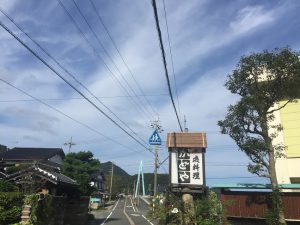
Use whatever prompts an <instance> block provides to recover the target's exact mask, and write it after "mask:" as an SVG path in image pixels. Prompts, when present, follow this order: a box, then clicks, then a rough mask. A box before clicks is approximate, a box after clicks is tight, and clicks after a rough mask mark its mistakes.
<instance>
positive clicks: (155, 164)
mask: <svg viewBox="0 0 300 225" xmlns="http://www.w3.org/2000/svg"><path fill="white" fill-rule="evenodd" d="M157 161H158V145H155V160H154V187H153V191H154V194H153V195H154V196H156V194H157Z"/></svg>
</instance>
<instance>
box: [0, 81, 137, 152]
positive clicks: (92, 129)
mask: <svg viewBox="0 0 300 225" xmlns="http://www.w3.org/2000/svg"><path fill="white" fill-rule="evenodd" d="M0 80H1V81H2V82H3V83H5V84H7V85H8V86H10V87H12V88H14V89H16V90H18V91H20V92H22V93H23V94H24V95H26V96H28V97H30V98H32V99H34V100H35V101H37V102H39V103H41V104H43V105H45V106H47V107H49V108H51V109H52V110H54V111H56V112H57V113H59V114H61V115H63V116H65V117H67V118H69V119H70V120H72V121H74V122H76V123H78V124H80V125H81V126H83V127H85V128H87V129H89V130H90V131H93V132H94V133H97V134H99V135H100V136H102V137H104V138H106V139H108V140H110V141H111V142H113V143H116V144H118V145H120V146H122V147H124V148H126V149H128V150H130V151H134V153H135V154H136V153H141V152H139V151H136V150H133V149H132V148H130V147H129V146H126V145H124V144H122V143H120V142H118V141H116V140H115V139H112V138H110V137H108V136H106V135H104V134H103V133H101V132H99V131H97V130H95V129H94V128H92V127H90V126H89V125H87V124H85V123H83V122H80V121H79V120H77V119H75V118H73V117H71V116H69V115H68V114H66V113H64V112H62V111H60V110H59V109H57V108H55V107H54V106H52V105H50V104H48V103H46V102H44V101H42V100H41V99H38V98H36V97H34V96H33V95H31V94H29V93H27V92H25V91H24V90H22V89H20V88H18V87H16V86H14V85H13V84H11V83H10V82H8V81H6V80H4V79H2V78H0Z"/></svg>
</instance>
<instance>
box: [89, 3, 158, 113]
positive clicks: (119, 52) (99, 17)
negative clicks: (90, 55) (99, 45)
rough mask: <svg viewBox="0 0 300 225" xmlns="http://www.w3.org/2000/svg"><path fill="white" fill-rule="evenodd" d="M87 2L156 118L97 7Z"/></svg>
mask: <svg viewBox="0 0 300 225" xmlns="http://www.w3.org/2000/svg"><path fill="white" fill-rule="evenodd" d="M89 1H90V3H91V5H92V8H93V9H94V11H95V13H96V15H97V18H98V20H99V21H100V23H101V24H102V26H103V28H104V30H105V32H106V33H107V35H108V37H109V39H110V40H111V42H112V44H113V46H114V47H115V49H116V51H117V53H118V55H119V56H120V58H121V60H122V62H123V63H124V65H125V67H126V69H127V70H128V72H129V74H130V75H131V77H132V79H133V81H134V82H135V84H136V86H137V87H138V89H139V91H140V92H141V93H142V95H141V96H143V97H144V99H145V101H146V103H147V104H148V105H149V106H150V108H151V110H152V111H153V112H154V114H156V116H158V113H157V111H156V110H155V109H154V108H153V106H152V104H151V103H150V102H149V100H148V98H147V97H146V95H145V93H144V91H143V89H142V88H141V86H140V84H139V83H138V82H137V80H136V79H135V76H134V74H133V72H132V70H131V69H130V68H129V66H128V64H127V62H126V60H125V58H124V57H123V55H122V54H121V51H120V50H119V48H118V46H117V44H116V42H115V40H114V39H113V37H112V35H111V33H110V31H109V29H108V28H107V26H106V25H105V23H104V21H103V19H102V16H101V15H100V13H99V10H97V7H96V6H95V4H94V3H93V1H92V0H89Z"/></svg>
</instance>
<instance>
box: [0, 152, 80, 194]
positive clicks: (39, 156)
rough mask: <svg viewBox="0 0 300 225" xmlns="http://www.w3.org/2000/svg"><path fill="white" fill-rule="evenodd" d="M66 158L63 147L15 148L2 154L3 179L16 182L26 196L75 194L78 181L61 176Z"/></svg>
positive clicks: (0, 161)
mask: <svg viewBox="0 0 300 225" xmlns="http://www.w3.org/2000/svg"><path fill="white" fill-rule="evenodd" d="M64 157H65V154H64V152H63V150H62V149H61V148H13V149H11V150H8V151H5V152H2V153H0V174H1V176H0V179H2V180H5V181H11V182H14V183H15V184H16V185H17V186H18V187H19V189H20V190H21V191H22V192H25V193H36V192H44V193H50V194H53V195H67V194H69V193H70V192H76V191H75V189H76V188H77V186H78V185H77V183H76V181H75V180H73V179H71V178H69V177H67V176H65V175H64V174H62V173H61V169H62V166H63V159H64Z"/></svg>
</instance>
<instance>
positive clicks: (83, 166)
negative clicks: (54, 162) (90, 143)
mask: <svg viewBox="0 0 300 225" xmlns="http://www.w3.org/2000/svg"><path fill="white" fill-rule="evenodd" d="M93 156H94V155H93V153H92V152H90V151H80V152H76V153H75V152H71V153H69V154H67V155H66V157H65V159H64V165H63V173H64V174H65V175H67V176H69V177H71V178H73V179H74V180H76V181H77V182H78V184H79V189H80V192H81V194H82V195H90V194H91V192H92V191H94V188H93V187H91V185H90V182H91V181H92V175H93V174H94V173H95V172H96V171H98V170H99V169H100V162H99V160H98V159H94V158H93Z"/></svg>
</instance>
